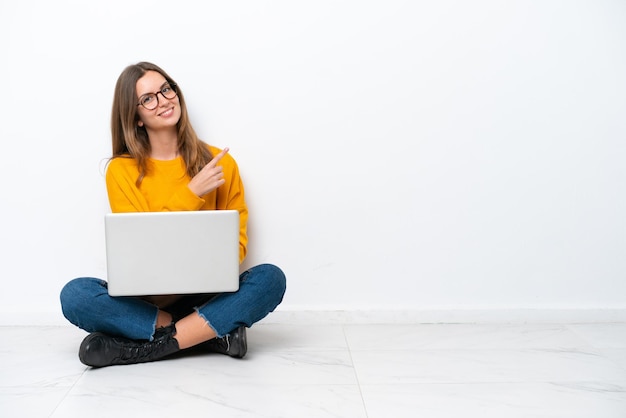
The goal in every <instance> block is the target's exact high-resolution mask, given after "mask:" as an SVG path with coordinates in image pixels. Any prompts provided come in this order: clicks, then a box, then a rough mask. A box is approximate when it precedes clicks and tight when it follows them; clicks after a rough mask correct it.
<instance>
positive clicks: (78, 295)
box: [60, 277, 107, 326]
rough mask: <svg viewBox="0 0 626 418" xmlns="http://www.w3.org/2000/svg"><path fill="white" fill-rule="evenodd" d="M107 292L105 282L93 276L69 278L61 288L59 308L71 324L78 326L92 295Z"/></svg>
mask: <svg viewBox="0 0 626 418" xmlns="http://www.w3.org/2000/svg"><path fill="white" fill-rule="evenodd" d="M102 293H107V289H106V282H105V281H104V280H101V279H96V278H93V277H79V278H77V279H73V280H70V281H69V282H68V283H67V284H66V285H65V286H63V289H61V294H60V299H61V310H62V311H63V316H65V318H67V320H68V321H70V322H71V323H72V324H74V325H77V326H80V325H79V323H80V318H81V316H82V314H83V313H84V312H85V311H88V310H89V309H90V307H91V304H92V300H93V297H95V296H97V295H98V294H102Z"/></svg>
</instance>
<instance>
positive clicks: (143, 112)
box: [135, 71, 181, 132]
mask: <svg viewBox="0 0 626 418" xmlns="http://www.w3.org/2000/svg"><path fill="white" fill-rule="evenodd" d="M167 86H168V83H167V80H166V79H165V77H163V76H162V75H161V74H160V73H158V72H156V71H147V72H146V73H145V74H144V75H143V77H141V78H140V79H139V80H137V85H136V88H135V89H136V92H137V103H140V102H144V103H147V106H148V107H152V106H154V105H155V104H156V107H155V108H154V109H152V110H148V109H146V108H145V107H144V106H142V105H139V106H137V112H138V114H139V121H138V124H139V126H144V127H145V128H146V130H147V131H148V132H151V131H152V132H155V131H159V130H164V129H165V130H168V129H176V124H177V123H178V120H179V119H180V114H181V110H180V101H179V100H178V95H175V96H174V97H173V98H172V99H168V98H167V97H165V96H164V95H163V93H161V91H164V92H165V91H167V90H166V88H167ZM154 93H157V94H156V98H154V96H153V97H152V100H151V101H150V100H146V95H149V94H154ZM166 94H167V93H166ZM150 102H151V103H150ZM155 102H157V103H155ZM151 105H152V106H151Z"/></svg>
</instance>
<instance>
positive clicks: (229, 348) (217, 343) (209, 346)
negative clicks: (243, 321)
mask: <svg viewBox="0 0 626 418" xmlns="http://www.w3.org/2000/svg"><path fill="white" fill-rule="evenodd" d="M198 347H199V348H202V349H203V350H208V351H210V352H212V353H220V354H226V355H228V356H231V357H235V358H243V356H245V355H246V352H247V351H248V341H247V338H246V327H245V326H243V325H242V326H240V327H239V328H236V329H234V330H233V331H231V332H229V333H228V334H226V335H225V336H223V337H222V338H213V339H212V340H209V341H207V342H204V343H202V344H199V345H198Z"/></svg>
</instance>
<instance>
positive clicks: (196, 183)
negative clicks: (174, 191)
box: [188, 148, 228, 197]
mask: <svg viewBox="0 0 626 418" xmlns="http://www.w3.org/2000/svg"><path fill="white" fill-rule="evenodd" d="M227 152H228V148H224V150H223V151H222V152H220V153H219V154H217V155H216V156H215V157H213V159H212V160H211V162H209V163H208V164H207V165H205V166H204V167H203V168H202V170H200V172H199V173H198V174H196V175H195V176H194V177H193V178H192V179H191V181H190V182H189V184H188V187H189V189H190V190H191V191H192V192H194V193H195V194H196V196H198V197H202V196H204V195H205V194H207V193H210V192H212V191H213V190H215V189H217V188H218V187H220V186H221V185H222V184H224V183H225V182H226V180H224V173H223V172H222V171H223V170H222V167H221V166H218V165H217V163H218V162H219V161H220V160H221V159H222V157H223V156H224V155H226V153H227Z"/></svg>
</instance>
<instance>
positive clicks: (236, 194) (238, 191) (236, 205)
mask: <svg viewBox="0 0 626 418" xmlns="http://www.w3.org/2000/svg"><path fill="white" fill-rule="evenodd" d="M212 151H213V152H214V155H215V154H217V153H218V152H219V150H217V149H215V148H213V149H212ZM216 151H217V152H216ZM220 165H221V166H222V168H223V169H224V179H225V180H226V182H225V183H224V184H223V185H222V186H220V187H219V188H218V189H217V196H216V200H217V204H216V208H217V209H222V210H224V209H227V210H236V211H238V212H239V261H240V262H243V260H244V259H245V257H246V254H247V246H248V227H247V225H248V206H247V205H246V200H245V193H244V186H243V181H242V180H241V177H240V175H239V167H238V166H237V163H236V162H235V160H234V158H232V157H231V156H230V154H226V155H225V156H224V158H222V160H221V161H220Z"/></svg>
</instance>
